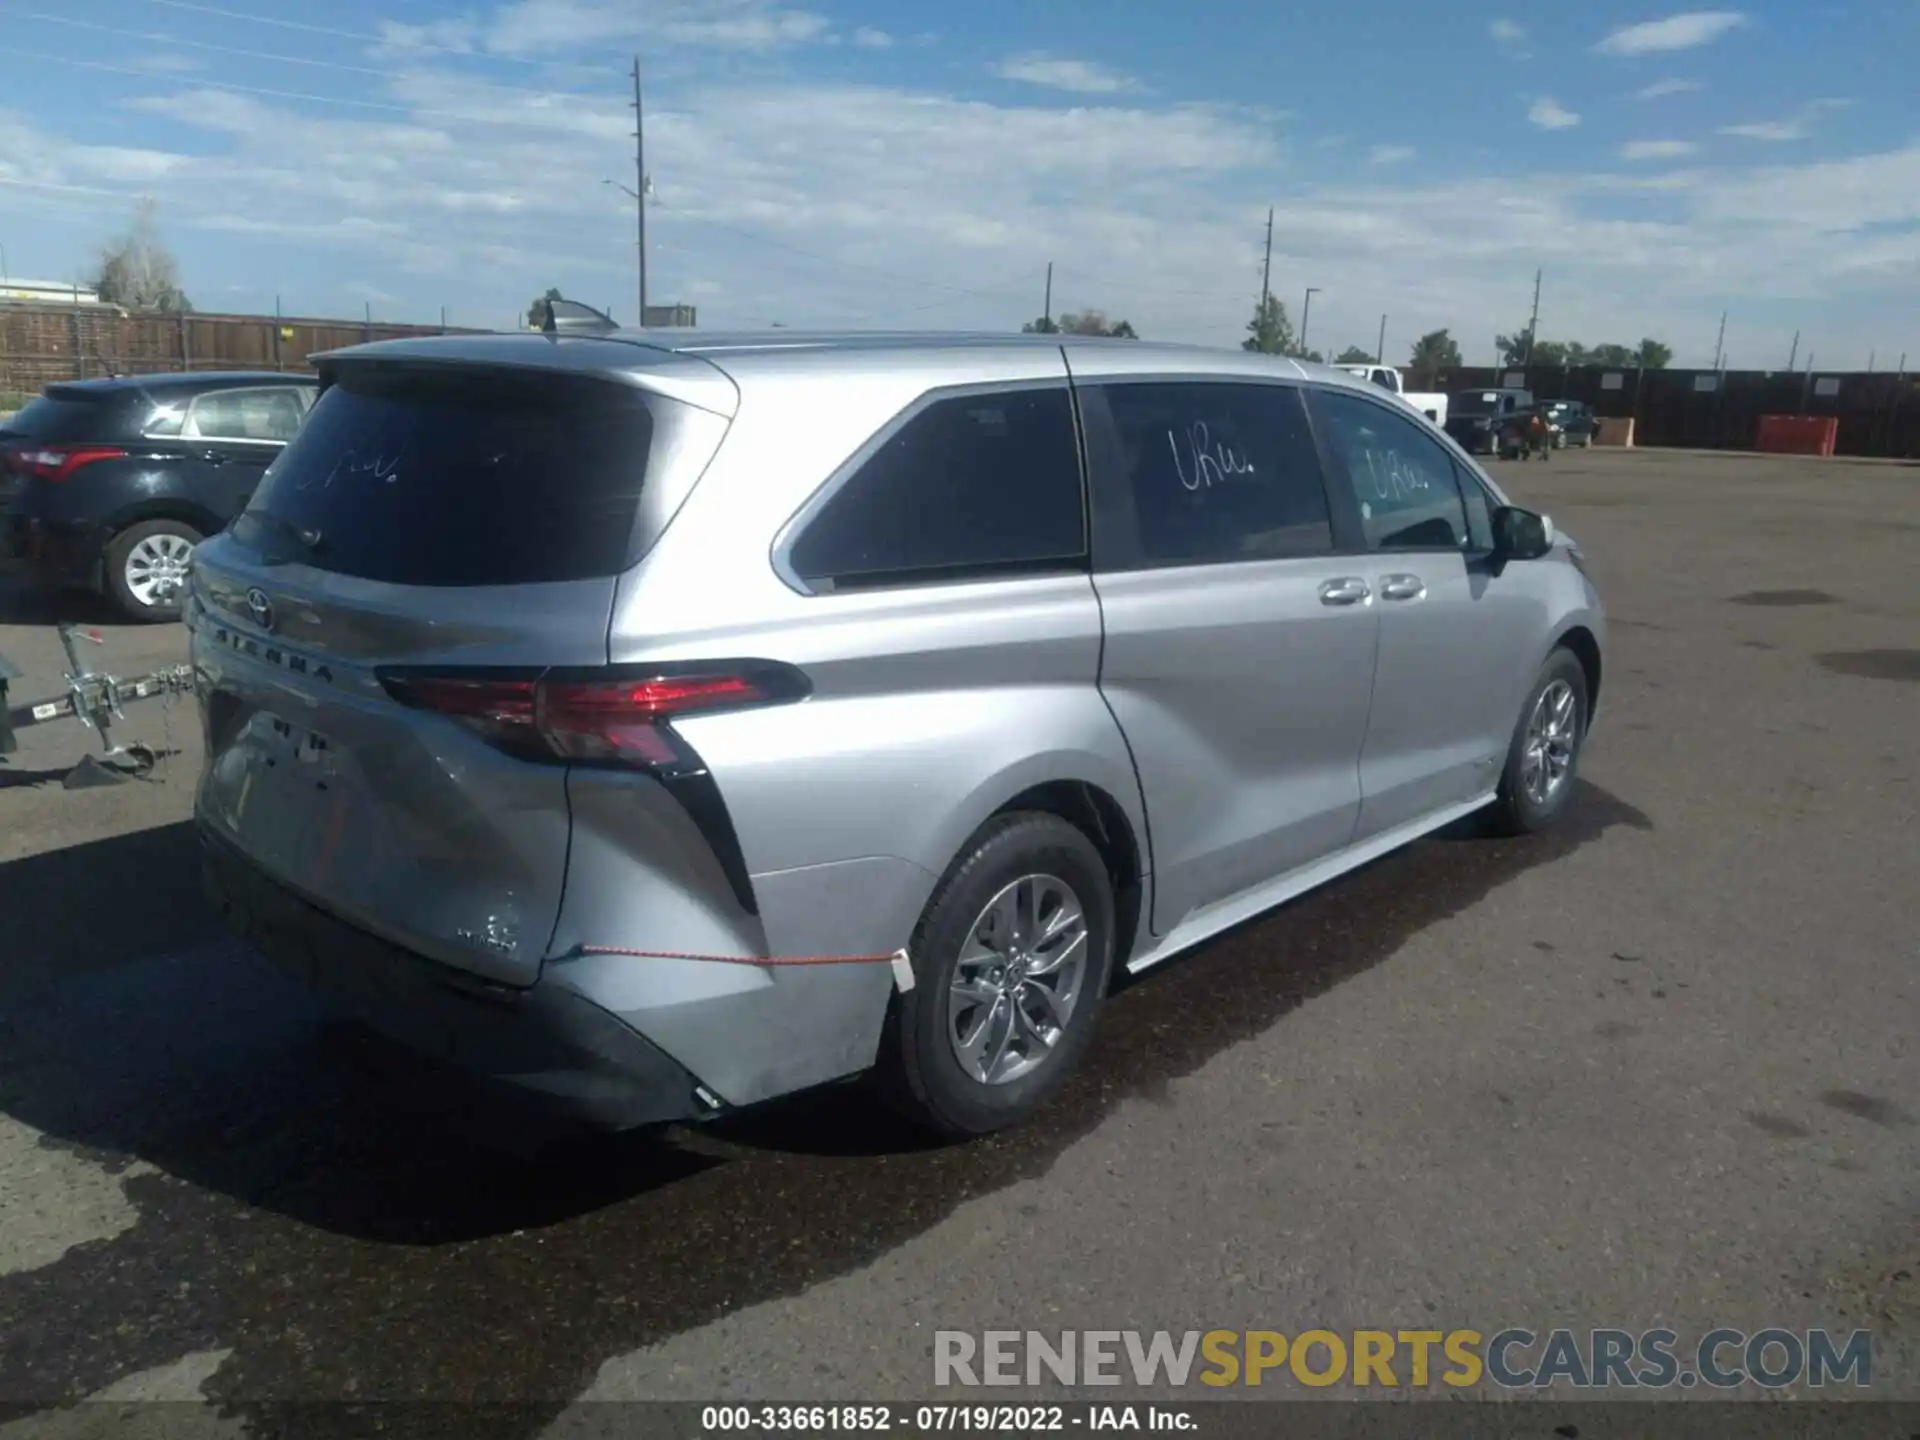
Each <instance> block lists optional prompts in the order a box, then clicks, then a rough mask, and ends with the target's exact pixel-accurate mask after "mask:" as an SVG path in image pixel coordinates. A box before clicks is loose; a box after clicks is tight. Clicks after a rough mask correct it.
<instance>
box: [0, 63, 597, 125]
mask: <svg viewBox="0 0 1920 1440" xmlns="http://www.w3.org/2000/svg"><path fill="white" fill-rule="evenodd" d="M0 54H4V55H15V56H18V57H19V58H20V59H22V60H44V61H48V62H50V63H52V64H56V65H72V66H75V67H77V68H78V69H81V70H99V71H104V72H105V73H107V74H109V75H131V76H133V77H134V78H135V79H136V80H148V81H155V82H158V83H160V84H164V85H176V86H180V87H182V88H184V89H189V90H226V91H230V92H231V93H233V94H236V95H264V96H266V97H267V98H269V99H273V100H305V101H309V102H311V103H313V104H315V105H345V106H347V107H349V108H351V109H355V110H381V111H385V112H387V113H389V114H395V115H437V116H439V117H441V118H442V119H447V120H464V121H466V122H468V123H469V124H474V125H512V124H516V123H518V121H517V118H516V117H515V116H512V115H498V114H488V113H487V112H486V111H484V110H478V109H476V110H441V109H437V108H435V107H432V106H427V105H398V104H394V103H393V102H391V101H386V100H355V99H352V98H350V97H348V96H344V95H315V94H313V93H312V92H310V91H305V90H276V89H272V88H270V87H268V86H264V85H236V84H233V83H232V82H231V81H226V80H209V79H206V78H205V77H203V76H198V75H185V76H182V75H156V74H154V72H153V71H151V70H141V69H138V68H136V67H134V66H132V65H109V64H108V63H107V62H106V61H104V60H81V59H79V58H78V57H76V56H73V55H47V54H42V53H40V52H38V51H34V50H21V49H18V48H16V47H14V46H11V45H7V46H0ZM498 88H503V89H504V88H506V87H498ZM529 93H534V94H543V95H545V96H546V97H547V98H549V99H580V98H591V97H582V96H579V95H574V94H568V93H565V92H561V91H534V92H529Z"/></svg>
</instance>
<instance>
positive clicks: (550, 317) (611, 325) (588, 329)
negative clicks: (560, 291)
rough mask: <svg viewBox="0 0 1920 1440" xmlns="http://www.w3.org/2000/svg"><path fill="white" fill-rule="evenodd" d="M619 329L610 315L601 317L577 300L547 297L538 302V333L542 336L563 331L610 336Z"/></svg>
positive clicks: (598, 313) (597, 312)
mask: <svg viewBox="0 0 1920 1440" xmlns="http://www.w3.org/2000/svg"><path fill="white" fill-rule="evenodd" d="M619 328H620V327H619V325H618V324H616V323H615V322H614V319H613V317H612V316H611V315H603V314H601V313H600V311H598V310H596V309H594V308H593V307H592V306H591V305H582V304H581V303H580V302H579V301H578V300H562V299H556V298H554V297H552V296H549V297H547V298H546V299H543V300H542V301H541V302H540V333H541V334H543V335H558V334H560V333H562V332H563V331H565V332H571V333H576V334H580V333H584V334H588V335H611V334H612V333H613V332H614V331H616V330H618V329H619Z"/></svg>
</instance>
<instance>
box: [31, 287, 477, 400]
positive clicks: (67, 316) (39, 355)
mask: <svg viewBox="0 0 1920 1440" xmlns="http://www.w3.org/2000/svg"><path fill="white" fill-rule="evenodd" d="M476 333H482V332H477V331H462V330H459V329H457V328H453V327H446V326H440V325H390V324H384V323H381V322H377V321H355V320H314V319H309V318H305V317H301V316H277V315H130V314H127V313H126V312H124V311H122V310H119V309H117V308H115V307H113V306H110V305H36V304H20V305H12V304H7V305H0V391H13V392H21V393H25V394H29V395H31V394H35V393H37V392H38V391H39V390H41V389H42V388H43V387H44V386H46V385H49V384H51V383H53V382H54V381H57V380H81V379H85V378H87V377H88V376H94V375H141V374H150V373H152V372H154V371H164V370H294V371H302V370H310V369H311V368H312V366H311V365H310V364H309V363H308V357H309V356H311V355H316V354H319V353H321V352H322V351H326V350H334V349H338V348H339V347H341V346H343V345H358V344H361V343H362V342H363V341H368V340H391V339H395V338H398V337H401V336H407V335H439V334H476Z"/></svg>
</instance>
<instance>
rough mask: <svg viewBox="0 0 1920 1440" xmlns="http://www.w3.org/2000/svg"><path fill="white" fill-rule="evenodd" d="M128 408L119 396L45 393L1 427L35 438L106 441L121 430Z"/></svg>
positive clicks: (11, 432) (11, 433)
mask: <svg viewBox="0 0 1920 1440" xmlns="http://www.w3.org/2000/svg"><path fill="white" fill-rule="evenodd" d="M127 410H128V407H127V405H126V404H125V401H124V397H122V396H119V395H101V396H93V397H88V398H86V399H79V398H76V397H69V396H60V395H41V396H39V397H38V398H36V399H33V400H29V401H28V402H27V403H26V405H25V407H24V408H22V409H21V411H20V412H19V413H18V414H16V415H15V416H14V417H13V418H12V419H11V420H0V429H4V430H5V432H6V433H7V434H9V435H24V436H26V437H27V438H28V439H31V440H106V439H111V438H113V437H114V436H116V435H118V434H119V433H120V431H121V428H122V426H123V425H124V423H125V416H126V413H127Z"/></svg>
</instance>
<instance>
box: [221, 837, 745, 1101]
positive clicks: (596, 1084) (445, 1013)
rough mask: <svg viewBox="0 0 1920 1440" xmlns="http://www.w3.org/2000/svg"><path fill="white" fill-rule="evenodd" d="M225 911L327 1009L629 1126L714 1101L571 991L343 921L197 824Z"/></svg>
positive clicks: (671, 1064)
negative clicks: (428, 955)
mask: <svg viewBox="0 0 1920 1440" xmlns="http://www.w3.org/2000/svg"><path fill="white" fill-rule="evenodd" d="M200 843H201V860H202V872H203V876H204V879H205V883H206V887H207V891H208V893H209V895H211V897H212V898H213V900H214V902H215V904H217V905H218V906H219V907H220V909H221V912H222V913H223V914H224V915H225V916H226V919H227V922H228V923H229V924H230V925H231V926H232V927H233V929H234V930H235V931H236V932H237V933H238V934H239V935H240V936H241V937H242V938H244V939H246V940H247V941H249V942H250V943H251V944H253V946H254V947H255V948H256V949H258V950H259V952H260V953H261V954H262V955H264V956H265V957H266V958H267V959H268V960H269V961H271V962H272V963H273V964H275V965H276V966H278V967H279V968H280V969H282V970H284V971H287V972H288V973H290V974H291V975H293V976H294V977H295V978H296V979H298V980H299V981H300V982H301V983H302V984H304V985H306V986H307V987H308V989H310V990H311V991H312V992H313V993H314V994H315V995H316V996H317V997H318V998H319V999H320V1000H321V1001H322V1002H324V1003H325V1004H327V1005H328V1006H329V1007H330V1008H332V1009H334V1010H337V1011H339V1012H340V1013H342V1014H345V1015H348V1016H350V1017H352V1018H354V1019H357V1020H360V1021H362V1022H363V1023H365V1024H366V1025H368V1026H370V1027H371V1028H372V1029H374V1030H376V1031H378V1032H379V1033H381V1034H383V1035H385V1036H387V1037H388V1038H389V1039H392V1040H394V1041H397V1042H398V1043H400V1044H402V1045H405V1046H407V1047H408V1048H410V1049H413V1050H417V1051H419V1052H421V1053H424V1054H426V1055H428V1056H430V1057H432V1058H435V1059H438V1060H441V1061H443V1062H446V1063H448V1064H451V1065H454V1066H457V1067H459V1068H460V1069H462V1070H466V1071H469V1072H472V1073H474V1074H476V1075H480V1076H483V1077H486V1078H488V1079H491V1080H494V1081H498V1082H503V1083H505V1084H508V1085H510V1086H513V1087H514V1088H516V1089H518V1090H521V1091H524V1092H527V1093H529V1094H531V1095H532V1096H534V1097H535V1098H536V1099H538V1100H539V1101H541V1102H542V1103H545V1104H548V1105H550V1106H552V1107H553V1108H555V1109H557V1110H558V1111H560V1112H562V1113H564V1114H566V1115H568V1116H571V1117H573V1118H575V1119H578V1120H581V1121H584V1122H586V1123H588V1124H591V1125H595V1126H598V1127H602V1128H606V1129H615V1130H625V1129H633V1128H636V1127H639V1126H643V1125H653V1124H662V1123H666V1122H670V1121H675V1120H698V1119H706V1118H709V1117H711V1116H712V1115H713V1114H714V1113H716V1111H717V1109H718V1102H717V1101H716V1100H715V1099H714V1097H713V1096H712V1095H711V1094H710V1093H708V1092H706V1091H705V1090H704V1089H703V1087H702V1086H701V1085H700V1082H699V1081H698V1080H697V1079H696V1078H695V1077H694V1076H693V1075H692V1074H690V1073H689V1072H688V1071H687V1070H686V1069H685V1068H684V1067H682V1066H681V1065H680V1064H679V1063H678V1062H676V1061H674V1060H673V1059H671V1058H670V1057H668V1056H667V1055H666V1054H665V1053H664V1052H663V1051H661V1050H660V1049H659V1048H658V1047H657V1046H655V1045H654V1044H652V1043H651V1042H650V1041H648V1040H647V1039H645V1038H644V1037H643V1036H641V1035H639V1034H638V1033H636V1032H635V1031H634V1030H633V1029H632V1028H631V1027H630V1026H628V1025H626V1024H624V1023H623V1022H622V1021H620V1020H619V1019H618V1018H616V1017H615V1016H613V1015H611V1014H609V1013H608V1012H607V1011H606V1010H604V1009H602V1008H601V1007H600V1006H598V1005H595V1004H594V1003H593V1002H592V1001H590V1000H588V999H586V998H584V997H583V996H582V995H580V994H579V993H578V991H577V990H575V989H572V988H569V987H567V986H564V985H560V984H555V983H552V982H546V983H535V984H533V985H531V986H528V987H525V988H515V987H512V986H505V985H498V984H493V983H490V982H487V981H484V980H481V979H478V978H476V977H472V976H469V975H467V974H466V973H464V972H462V971H459V970H456V969H454V968H453V967H451V966H447V965H442V964H439V963H438V962H436V961H432V960H428V959H425V958H423V957H422V956H419V955H416V954H414V953H412V952H411V951H408V950H405V949H403V948H401V947H400V946H397V945H393V944H391V943H389V942H388V941H385V940H382V939H380V938H379V937H377V936H375V935H372V934H369V933H368V932H366V931H364V930H361V929H359V928H358V927H356V926H353V925H349V924H347V923H345V922H344V921H341V920H339V919H337V918H335V917H334V916H332V915H330V914H328V913H327V912H326V911H324V910H322V909H320V908H319V907H318V906H315V905H313V904H311V903H309V902H308V901H307V900H306V899H304V898H303V897H302V896H300V895H297V894H295V893H294V892H293V891H291V890H289V889H287V888H286V887H285V886H284V885H282V884H280V883H279V882H278V881H277V880H275V879H273V878H272V877H271V876H269V875H267V874H266V873H265V872H264V871H262V870H261V869H260V868H259V867H258V866H257V865H255V864H254V863H253V862H252V861H250V860H248V859H247V858H246V857H245V856H244V855H242V854H240V853H239V852H238V851H237V850H236V849H235V848H234V847H233V846H232V845H230V844H229V843H227V842H226V841H224V840H222V839H220V838H219V837H218V836H216V835H214V834H213V833H211V832H210V831H209V830H208V829H207V828H206V827H205V826H204V825H202V826H201V827H200Z"/></svg>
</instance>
